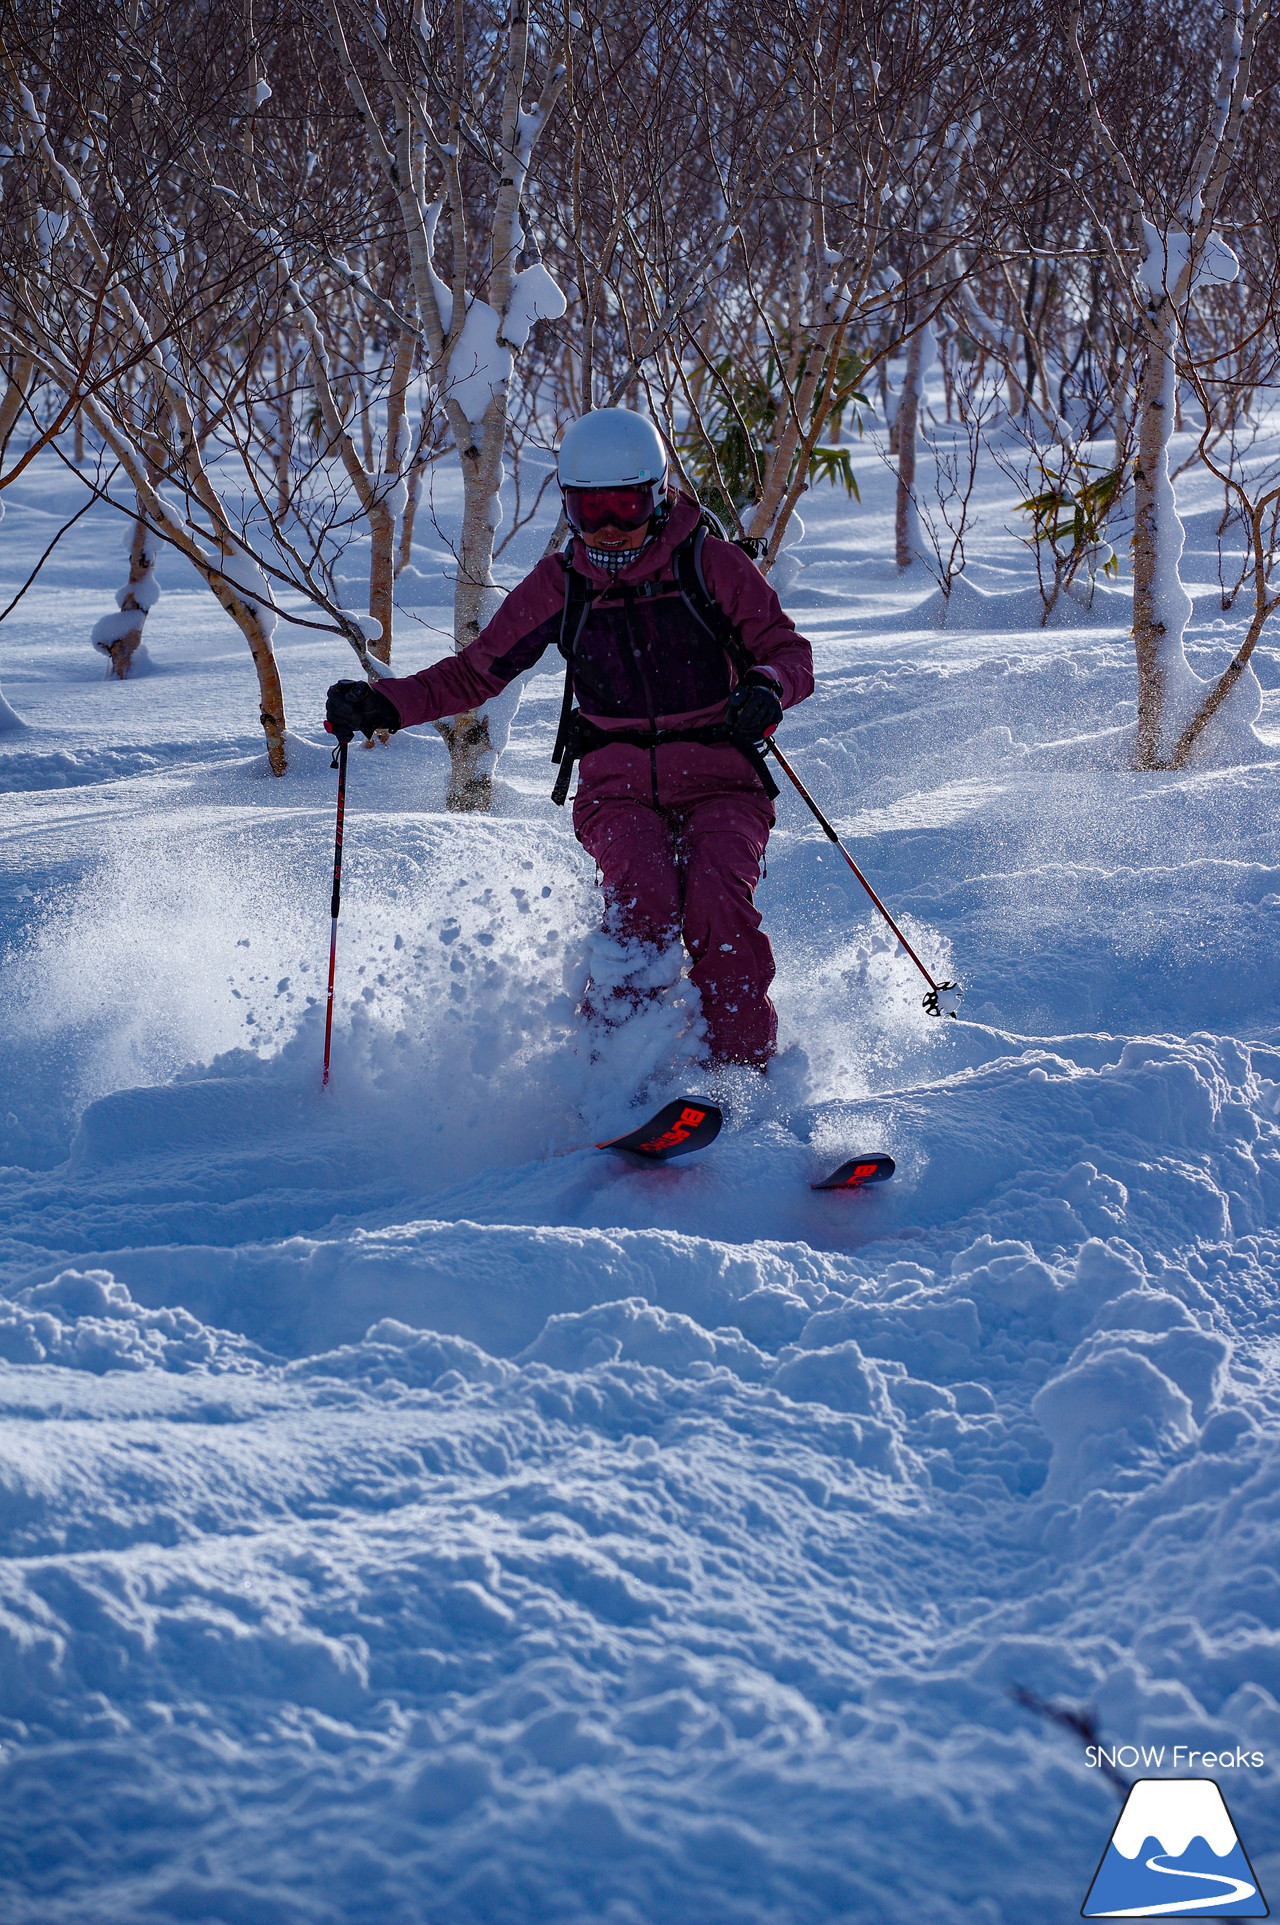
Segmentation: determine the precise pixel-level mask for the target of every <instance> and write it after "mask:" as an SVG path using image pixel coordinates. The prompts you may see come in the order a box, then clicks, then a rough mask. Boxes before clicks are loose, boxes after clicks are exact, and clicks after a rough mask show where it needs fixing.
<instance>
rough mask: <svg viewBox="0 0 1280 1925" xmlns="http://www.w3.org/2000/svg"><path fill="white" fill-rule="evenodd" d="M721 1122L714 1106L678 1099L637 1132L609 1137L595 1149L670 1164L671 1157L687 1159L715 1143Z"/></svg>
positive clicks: (697, 1101) (665, 1106)
mask: <svg viewBox="0 0 1280 1925" xmlns="http://www.w3.org/2000/svg"><path fill="white" fill-rule="evenodd" d="M723 1120H724V1119H723V1117H722V1115H721V1113H720V1111H719V1110H718V1109H717V1108H716V1106H715V1104H714V1103H702V1102H700V1101H699V1100H698V1098H697V1097H696V1096H677V1097H676V1099H675V1101H674V1102H673V1103H664V1104H663V1106H662V1108H661V1109H660V1110H659V1111H658V1112H657V1114H656V1115H655V1116H651V1117H650V1118H649V1121H648V1122H647V1123H642V1124H641V1125H640V1128H639V1129H638V1130H628V1132H627V1134H626V1135H625V1136H615V1137H611V1138H610V1140H609V1141H608V1142H607V1143H597V1144H596V1148H597V1149H598V1150H625V1151H626V1152H627V1154H628V1155H630V1156H639V1157H643V1158H644V1160H645V1162H646V1163H669V1162H670V1160H671V1158H672V1157H673V1156H688V1155H689V1153H690V1151H691V1150H705V1149H706V1147H707V1145H708V1143H714V1142H715V1140H716V1138H717V1137H718V1136H719V1134H720V1125H721V1123H722V1122H723Z"/></svg>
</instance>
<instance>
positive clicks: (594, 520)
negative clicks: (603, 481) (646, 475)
mask: <svg viewBox="0 0 1280 1925" xmlns="http://www.w3.org/2000/svg"><path fill="white" fill-rule="evenodd" d="M657 505H658V487H657V484H656V483H655V482H652V481H646V482H642V483H640V484H639V485H638V486H636V487H634V488H566V489H565V490H564V512H565V516H566V518H567V520H568V522H569V526H570V527H571V528H576V529H577V531H578V533H579V534H580V535H596V534H599V532H600V530H601V529H602V528H620V529H622V530H623V531H624V532H625V533H627V534H631V533H633V532H634V530H635V529H637V528H643V527H644V524H645V523H646V521H648V520H649V519H650V517H651V516H652V514H653V511H654V509H655V508H656V507H657Z"/></svg>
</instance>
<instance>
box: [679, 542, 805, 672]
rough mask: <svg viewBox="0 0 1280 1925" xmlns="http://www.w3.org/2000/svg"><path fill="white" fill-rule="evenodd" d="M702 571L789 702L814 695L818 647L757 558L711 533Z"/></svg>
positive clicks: (749, 648)
mask: <svg viewBox="0 0 1280 1925" xmlns="http://www.w3.org/2000/svg"><path fill="white" fill-rule="evenodd" d="M702 573H703V578H704V579H705V581H706V584H707V587H708V588H709V589H710V591H711V593H712V594H713V595H714V596H715V598H716V600H717V601H718V602H719V604H720V606H721V608H722V609H723V610H724V612H725V614H726V615H728V616H729V617H730V619H731V620H732V621H733V624H734V626H735V627H736V629H737V631H738V633H739V635H740V636H741V637H742V641H743V645H744V647H745V648H746V651H747V653H748V654H749V655H750V656H751V658H752V659H753V661H755V662H756V663H757V664H758V666H759V667H760V668H761V669H764V670H766V671H767V672H768V674H769V675H770V677H771V678H772V679H773V680H774V681H775V682H776V683H777V685H778V694H779V696H780V698H781V701H782V706H783V708H784V709H789V708H794V707H795V705H796V703H797V702H803V701H804V699H805V697H806V696H808V695H812V694H813V650H812V649H811V648H810V646H809V644H808V642H807V641H806V640H805V638H804V636H803V635H801V634H799V633H798V632H797V630H796V625H795V623H794V622H793V621H792V619H791V617H790V616H789V615H788V614H786V612H785V611H784V609H783V606H782V603H781V602H780V601H779V600H778V597H777V595H776V594H775V593H774V591H773V589H772V588H771V587H770V586H769V583H768V582H767V581H766V580H765V577H764V576H763V575H762V574H761V573H760V570H759V569H758V568H757V567H756V565H755V563H754V562H753V561H752V560H751V559H750V558H749V557H748V556H747V555H745V554H744V553H743V552H742V550H741V548H735V547H734V545H733V543H732V542H728V541H717V540H716V539H715V538H714V536H708V538H707V540H706V541H705V542H704V543H703V546H702Z"/></svg>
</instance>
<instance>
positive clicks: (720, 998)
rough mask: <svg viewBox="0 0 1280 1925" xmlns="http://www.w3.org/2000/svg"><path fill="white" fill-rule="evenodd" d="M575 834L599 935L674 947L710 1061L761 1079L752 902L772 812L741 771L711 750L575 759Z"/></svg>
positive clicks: (769, 1047) (760, 934)
mask: <svg viewBox="0 0 1280 1925" xmlns="http://www.w3.org/2000/svg"><path fill="white" fill-rule="evenodd" d="M573 826H574V831H575V833H576V835H577V837H578V840H579V842H581V844H582V846H583V848H584V849H585V850H586V851H587V853H588V854H589V855H591V856H593V857H594V858H595V861H596V866H597V868H598V869H599V871H600V876H601V882H602V886H603V889H604V894H605V903H606V908H605V927H606V929H607V930H608V932H609V934H610V935H612V936H615V937H617V938H619V939H620V940H622V941H634V942H642V943H651V944H653V945H654V946H655V947H656V948H658V949H664V948H667V947H668V946H669V945H670V944H671V943H672V942H674V941H675V940H677V938H679V939H681V940H683V942H684V946H685V948H686V950H687V951H688V953H689V956H690V957H691V959H692V964H693V967H692V968H691V970H690V972H689V975H690V980H691V981H692V982H694V983H695V984H696V985H697V987H698V990H699V992H700V994H701V998H702V1014H703V1018H704V1020H705V1022H706V1025H707V1040H708V1044H709V1048H710V1055H711V1060H712V1062H713V1063H718V1064H722V1063H750V1064H755V1065H757V1066H759V1067H761V1068H763V1066H764V1065H765V1064H766V1063H767V1062H768V1060H769V1058H770V1057H771V1056H772V1055H773V1052H774V1048H775V1044H776V1038H777V1029H778V1018H777V1013H776V1011H775V1010H774V1007H773V1004H772V1002H771V1001H770V1000H769V985H770V983H771V982H772V981H773V977H774V963H773V950H772V949H771V948H770V946H769V938H768V937H767V936H766V935H765V933H764V931H763V929H762V928H761V927H760V913H759V911H758V910H757V908H756V906H755V902H754V899H753V898H754V892H755V888H756V884H757V883H758V882H759V880H760V866H761V862H762V860H763V858H764V851H765V844H766V843H767V842H768V840H769V831H770V829H771V828H772V826H773V804H772V803H771V802H770V800H769V798H768V797H767V796H766V795H765V793H764V790H763V789H762V788H761V787H760V785H759V782H758V781H757V780H756V778H755V775H754V772H753V771H752V769H751V767H750V764H749V763H747V762H746V761H745V759H744V758H743V757H742V756H741V755H739V754H738V752H737V751H736V750H735V749H732V748H730V747H728V746H725V745H719V744H715V745H709V746H702V745H699V744H676V743H673V744H670V745H665V744H664V745H663V747H661V748H660V749H658V750H657V752H656V756H655V757H653V758H651V757H650V755H649V753H648V751H646V750H638V749H634V748H626V747H622V746H619V747H617V748H607V749H599V750H597V751H595V752H594V753H593V754H590V755H588V756H587V757H585V758H584V761H583V764H582V780H581V782H580V784H579V788H578V794H577V797H576V798H575V801H574V808H573ZM602 1013H604V1014H606V1016H607V1015H608V1012H602Z"/></svg>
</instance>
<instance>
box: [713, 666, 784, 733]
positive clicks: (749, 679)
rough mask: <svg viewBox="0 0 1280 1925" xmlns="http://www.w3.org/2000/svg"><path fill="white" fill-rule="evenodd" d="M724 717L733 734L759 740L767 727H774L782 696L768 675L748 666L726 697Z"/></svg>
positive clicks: (777, 720)
mask: <svg viewBox="0 0 1280 1925" xmlns="http://www.w3.org/2000/svg"><path fill="white" fill-rule="evenodd" d="M724 719H725V721H726V722H727V723H728V724H729V727H730V729H731V730H732V732H733V733H734V735H740V736H742V738H743V739H744V741H747V742H759V741H760V740H761V739H762V737H763V736H765V735H766V734H767V733H768V731H769V730H770V729H776V728H777V726H778V724H779V722H780V721H781V720H782V698H781V696H780V695H779V694H778V684H777V683H776V682H775V681H774V679H773V677H772V675H766V674H765V673H764V672H763V671H762V670H761V669H758V668H749V669H748V670H747V672H746V674H745V675H744V676H743V678H742V682H741V685H740V686H739V687H738V688H735V689H734V691H733V694H732V695H731V696H730V697H729V701H728V704H727V706H726V708H725V712H724Z"/></svg>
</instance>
